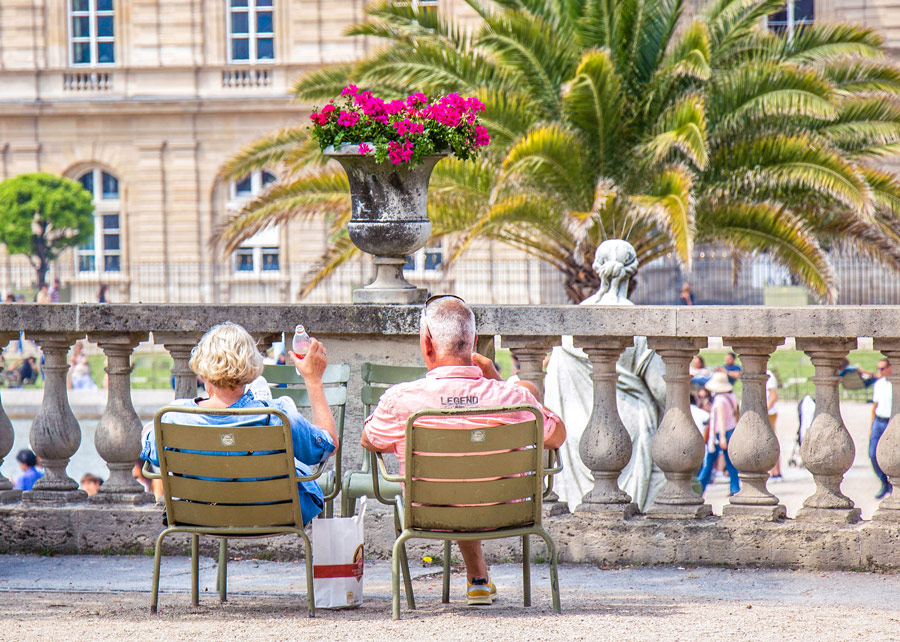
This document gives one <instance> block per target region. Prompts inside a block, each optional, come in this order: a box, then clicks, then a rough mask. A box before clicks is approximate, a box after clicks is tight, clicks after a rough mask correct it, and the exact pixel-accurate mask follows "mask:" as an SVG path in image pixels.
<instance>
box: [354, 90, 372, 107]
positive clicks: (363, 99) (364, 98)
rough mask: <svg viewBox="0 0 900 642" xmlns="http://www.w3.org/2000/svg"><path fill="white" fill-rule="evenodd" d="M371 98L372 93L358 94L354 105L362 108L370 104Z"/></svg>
mask: <svg viewBox="0 0 900 642" xmlns="http://www.w3.org/2000/svg"><path fill="white" fill-rule="evenodd" d="M371 98H372V92H371V91H364V92H362V93H359V94H356V96H355V97H354V98H353V104H354V105H356V106H357V107H362V106H363V105H365V104H366V103H367V102H369V100H370V99H371Z"/></svg>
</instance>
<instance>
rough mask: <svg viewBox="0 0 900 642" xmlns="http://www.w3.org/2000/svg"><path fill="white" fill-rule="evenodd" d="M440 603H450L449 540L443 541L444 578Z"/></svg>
mask: <svg viewBox="0 0 900 642" xmlns="http://www.w3.org/2000/svg"><path fill="white" fill-rule="evenodd" d="M441 602H443V603H444V604H449V603H450V540H449V539H446V540H444V578H443V583H442V586H441Z"/></svg>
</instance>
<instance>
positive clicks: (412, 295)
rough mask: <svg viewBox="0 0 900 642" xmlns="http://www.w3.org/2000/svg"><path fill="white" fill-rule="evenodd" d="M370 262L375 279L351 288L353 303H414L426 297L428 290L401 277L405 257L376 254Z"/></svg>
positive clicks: (420, 301) (423, 300)
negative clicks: (359, 286)
mask: <svg viewBox="0 0 900 642" xmlns="http://www.w3.org/2000/svg"><path fill="white" fill-rule="evenodd" d="M372 263H374V264H375V279H374V280H373V281H372V282H371V283H370V284H369V285H367V286H365V287H363V288H360V289H358V290H353V294H352V301H353V303H393V304H397V305H414V304H417V303H425V300H426V299H428V290H426V289H425V288H417V287H416V286H414V285H413V284H412V283H410V282H409V281H407V280H406V279H405V278H403V266H404V265H406V258H405V257H402V256H376V257H375V258H374V259H372Z"/></svg>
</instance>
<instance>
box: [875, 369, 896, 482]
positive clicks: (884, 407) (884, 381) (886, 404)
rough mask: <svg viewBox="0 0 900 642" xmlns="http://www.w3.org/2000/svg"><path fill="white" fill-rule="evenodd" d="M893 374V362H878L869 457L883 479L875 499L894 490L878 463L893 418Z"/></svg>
mask: <svg viewBox="0 0 900 642" xmlns="http://www.w3.org/2000/svg"><path fill="white" fill-rule="evenodd" d="M890 376H891V362H890V361H888V360H887V359H882V360H881V361H879V362H878V380H877V381H876V382H875V386H874V387H873V389H872V402H873V403H872V425H871V426H870V427H869V459H870V460H871V461H872V468H873V469H874V470H875V475H877V477H878V479H879V481H881V490H879V491H878V494H877V495H875V499H882V498H883V497H884V496H885V495H887V494H889V493H890V492H891V491H893V490H894V487H893V486H891V482H890V480H889V479H888V476H887V475H886V474H885V472H884V471H883V470H881V466H879V465H878V457H877V451H878V442H879V441H880V440H881V436H882V435H883V434H884V431H885V429H886V428H887V425H888V422H889V421H890V420H891V401H892V397H893V389H892V386H891V382H890V381H889V380H888V377H890Z"/></svg>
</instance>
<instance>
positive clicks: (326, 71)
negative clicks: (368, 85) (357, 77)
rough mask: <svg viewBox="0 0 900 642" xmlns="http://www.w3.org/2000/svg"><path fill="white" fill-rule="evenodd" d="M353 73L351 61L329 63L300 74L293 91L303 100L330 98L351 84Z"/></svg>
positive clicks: (292, 87)
mask: <svg viewBox="0 0 900 642" xmlns="http://www.w3.org/2000/svg"><path fill="white" fill-rule="evenodd" d="M352 74H353V65H352V64H350V63H343V62H342V63H338V64H335V65H328V66H326V67H322V68H320V69H316V70H315V71H309V72H307V73H305V74H303V75H302V76H300V78H298V79H297V81H296V82H295V83H294V84H293V85H292V86H291V93H292V94H293V95H294V96H296V97H297V98H300V99H302V100H322V101H325V100H330V99H331V98H334V97H335V96H338V95H340V93H341V89H343V88H344V87H346V86H347V85H348V84H350V82H351V76H352Z"/></svg>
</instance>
